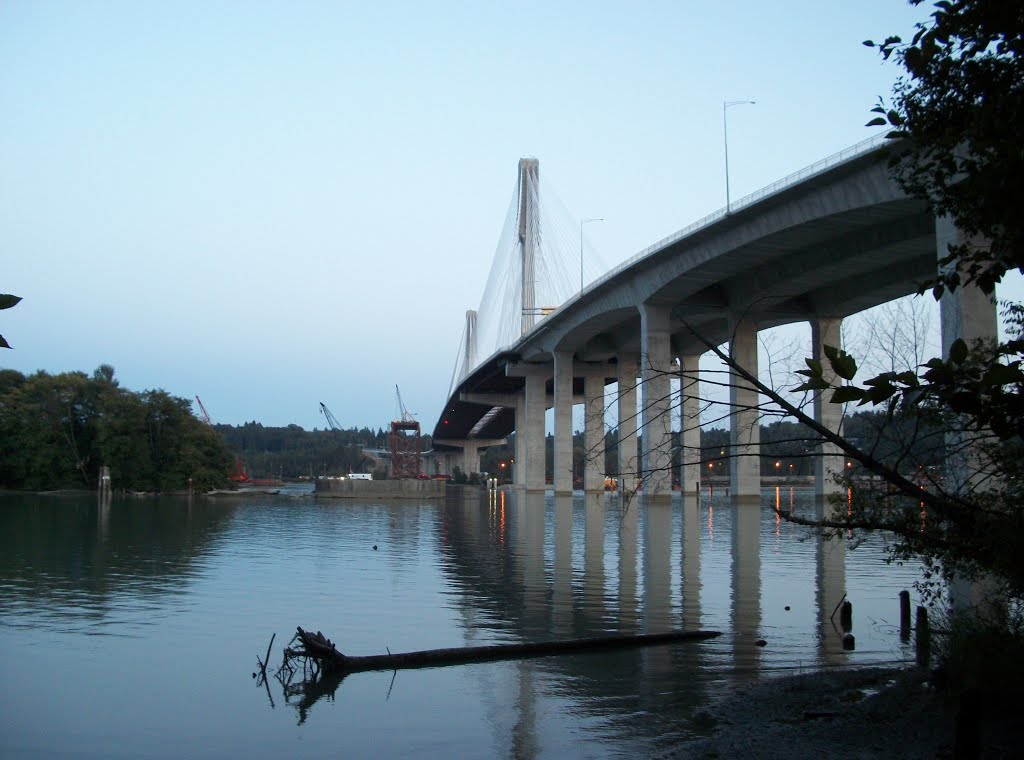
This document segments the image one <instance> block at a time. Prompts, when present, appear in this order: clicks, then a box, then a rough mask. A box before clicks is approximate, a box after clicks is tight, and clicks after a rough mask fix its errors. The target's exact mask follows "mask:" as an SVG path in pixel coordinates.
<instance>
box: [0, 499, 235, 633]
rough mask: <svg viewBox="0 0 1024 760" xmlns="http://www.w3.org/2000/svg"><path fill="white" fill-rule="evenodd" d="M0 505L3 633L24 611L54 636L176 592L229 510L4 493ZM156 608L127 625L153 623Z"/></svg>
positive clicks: (18, 622)
mask: <svg viewBox="0 0 1024 760" xmlns="http://www.w3.org/2000/svg"><path fill="white" fill-rule="evenodd" d="M3 506H4V509H3V512H2V519H3V521H4V523H5V525H4V528H3V530H0V579H2V585H0V612H2V613H5V614H3V616H2V619H3V622H2V624H3V625H7V626H12V627H17V626H19V625H23V624H25V625H28V623H27V622H24V623H23V622H22V621H23V620H25V618H23V617H22V616H21V614H20V613H23V612H26V611H27V610H29V609H31V611H32V613H33V616H34V617H35V616H41V617H43V618H45V619H52V620H53V621H54V622H55V624H57V625H59V626H60V627H61V628H64V629H66V628H68V627H84V628H100V629H102V628H103V627H104V626H106V625H107V624H108V623H109V624H113V623H115V622H118V621H116V619H115V618H116V615H115V614H114V608H115V606H116V605H117V603H118V599H119V598H120V597H122V596H127V597H131V598H133V599H134V598H138V597H140V596H153V597H160V596H167V595H174V594H177V593H180V592H181V591H182V590H183V589H184V587H185V586H186V584H187V583H188V582H189V580H190V579H192V578H193V577H194V576H195V574H196V572H197V566H198V565H199V564H201V562H202V560H203V557H204V556H205V555H206V554H207V553H208V552H209V551H210V549H211V547H212V546H213V544H214V543H215V542H216V541H217V539H218V537H219V536H220V535H221V534H222V533H223V532H224V530H225V529H226V527H227V525H228V524H229V522H230V520H231V515H232V507H231V506H230V505H214V504H211V503H210V502H206V503H205V504H203V505H195V506H193V505H191V504H189V505H187V506H186V507H185V508H183V503H182V500H181V499H177V498H163V499H145V500H141V499H140V500H127V501H126V500H117V501H113V500H111V499H109V498H108V499H101V500H97V499H95V498H91V497H89V496H86V497H84V498H83V497H82V496H79V495H68V496H27V495H25V496H23V495H13V494H12V495H6V496H4V497H3ZM162 603H163V602H160V601H158V600H155V599H154V600H152V601H151V602H149V605H150V609H151V610H152V616H151V619H149V620H147V619H146V617H145V616H144V615H141V614H140V615H138V616H136V617H135V618H134V619H133V620H132V621H130V624H131V626H138V625H146V624H147V623H150V622H153V621H154V620H156V619H158V618H159V617H161V616H162V615H163V614H165V613H164V611H162V610H160V609H158V608H157V607H156V606H155V605H160V604H162ZM120 622H122V623H124V622H125V621H120ZM97 632H98V631H97ZM131 632H132V631H131V628H130V627H128V628H126V627H122V628H121V629H120V630H119V631H118V633H119V634H121V635H124V634H128V633H131Z"/></svg>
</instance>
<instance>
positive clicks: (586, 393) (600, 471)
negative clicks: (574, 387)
mask: <svg viewBox="0 0 1024 760" xmlns="http://www.w3.org/2000/svg"><path fill="white" fill-rule="evenodd" d="M583 404H584V412H583V431H584V432H583V450H584V459H583V490H584V491H585V492H586V493H604V477H605V467H604V375H594V374H590V375H585V376H584V378H583Z"/></svg>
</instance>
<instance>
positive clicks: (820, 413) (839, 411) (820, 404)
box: [811, 318, 845, 498]
mask: <svg viewBox="0 0 1024 760" xmlns="http://www.w3.org/2000/svg"><path fill="white" fill-rule="evenodd" d="M842 326H843V320H842V319H828V318H820V319H816V320H812V321H811V352H812V355H813V356H814V358H815V360H816V361H819V362H821V366H822V375H823V377H824V378H825V380H826V381H827V382H829V383H834V382H835V381H836V378H837V375H836V373H835V372H833V371H832V365H831V364H829V361H828V359H827V358H826V357H825V346H834V347H835V348H842V347H843V339H842ZM831 398H832V391H825V392H824V393H818V394H816V395H815V396H814V419H815V421H816V422H818V423H819V424H820V425H822V426H823V427H826V428H828V429H829V430H831V431H833V432H835V433H839V434H841V433H842V427H843V405H842V404H833V403H831V401H830V399H831ZM844 462H845V460H844V458H843V454H842V450H841V449H840V448H839V447H838V446H836V445H835V444H833V443H827V442H823V443H821V444H820V445H819V447H818V456H817V457H816V458H815V460H814V490H815V494H816V495H817V496H818V497H819V498H822V497H826V496H828V495H830V494H835V493H839V492H841V491H842V490H843V486H842V484H841V483H838V482H836V475H837V474H838V473H841V472H842V471H843V466H844Z"/></svg>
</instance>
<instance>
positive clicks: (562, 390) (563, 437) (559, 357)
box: [552, 351, 574, 495]
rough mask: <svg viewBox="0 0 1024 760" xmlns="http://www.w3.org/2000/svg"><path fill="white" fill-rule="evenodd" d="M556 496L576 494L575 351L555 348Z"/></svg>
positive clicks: (554, 476) (554, 479)
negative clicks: (574, 445) (574, 474)
mask: <svg viewBox="0 0 1024 760" xmlns="http://www.w3.org/2000/svg"><path fill="white" fill-rule="evenodd" d="M554 354H555V382H554V386H555V464H554V472H552V483H553V484H554V488H555V495H561V494H571V493H572V479H573V478H572V475H573V466H572V402H573V395H572V380H573V368H574V367H573V354H572V352H570V351H555V352H554Z"/></svg>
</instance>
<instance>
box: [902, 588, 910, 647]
mask: <svg viewBox="0 0 1024 760" xmlns="http://www.w3.org/2000/svg"><path fill="white" fill-rule="evenodd" d="M900 639H901V640H902V641H910V592H909V591H901V592H900Z"/></svg>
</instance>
